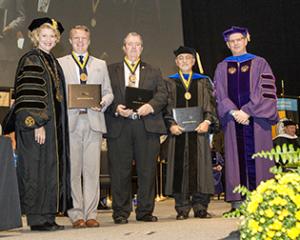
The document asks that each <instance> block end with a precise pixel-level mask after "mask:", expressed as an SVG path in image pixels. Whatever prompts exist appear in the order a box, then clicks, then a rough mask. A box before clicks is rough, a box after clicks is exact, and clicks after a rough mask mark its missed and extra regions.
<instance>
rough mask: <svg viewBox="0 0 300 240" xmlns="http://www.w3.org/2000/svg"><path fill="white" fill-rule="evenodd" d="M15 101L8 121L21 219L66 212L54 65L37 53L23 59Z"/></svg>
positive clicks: (64, 144) (65, 146) (63, 126)
mask: <svg viewBox="0 0 300 240" xmlns="http://www.w3.org/2000/svg"><path fill="white" fill-rule="evenodd" d="M15 96H16V101H15V104H14V106H13V108H12V110H11V112H10V116H9V119H6V121H7V123H12V122H13V121H14V123H15V126H14V127H15V132H16V142H17V152H18V155H19V161H18V163H17V175H18V184H19V192H20V200H21V209H22V213H23V214H26V215H55V213H57V212H64V211H66V210H67V209H68V208H70V207H71V204H72V201H71V197H70V196H71V195H70V177H69V174H70V170H69V139H68V119H67V112H66V101H65V83H64V76H63V73H62V70H61V67H60V65H59V63H58V62H57V61H56V59H55V58H54V57H53V56H52V55H49V54H46V53H44V52H42V51H41V50H38V49H32V50H31V51H29V52H28V53H26V54H25V55H24V56H23V57H22V58H21V59H20V61H19V64H18V68H17V72H16V80H15ZM42 126H43V127H44V128H45V131H46V140H45V143H44V144H42V145H40V144H38V143H37V142H36V141H35V137H34V129H36V128H39V127H42ZM4 130H6V126H4Z"/></svg>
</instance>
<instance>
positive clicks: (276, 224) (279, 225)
mask: <svg viewBox="0 0 300 240" xmlns="http://www.w3.org/2000/svg"><path fill="white" fill-rule="evenodd" d="M281 228H282V223H281V222H280V221H278V220H277V219H276V220H275V221H274V223H273V224H271V225H270V229H273V230H281Z"/></svg>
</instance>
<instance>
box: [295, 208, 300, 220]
mask: <svg viewBox="0 0 300 240" xmlns="http://www.w3.org/2000/svg"><path fill="white" fill-rule="evenodd" d="M295 217H296V219H297V220H298V221H300V210H299V211H297V212H296V214H295Z"/></svg>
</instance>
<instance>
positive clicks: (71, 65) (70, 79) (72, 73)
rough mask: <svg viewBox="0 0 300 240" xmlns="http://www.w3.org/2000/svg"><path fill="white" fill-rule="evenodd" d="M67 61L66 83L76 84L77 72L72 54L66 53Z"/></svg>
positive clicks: (77, 80)
mask: <svg viewBox="0 0 300 240" xmlns="http://www.w3.org/2000/svg"><path fill="white" fill-rule="evenodd" d="M67 61H68V62H67V63H68V66H69V67H68V76H69V77H68V83H69V84H78V83H79V79H78V74H77V71H78V69H77V68H76V64H75V62H74V59H73V58H72V55H68V59H67Z"/></svg>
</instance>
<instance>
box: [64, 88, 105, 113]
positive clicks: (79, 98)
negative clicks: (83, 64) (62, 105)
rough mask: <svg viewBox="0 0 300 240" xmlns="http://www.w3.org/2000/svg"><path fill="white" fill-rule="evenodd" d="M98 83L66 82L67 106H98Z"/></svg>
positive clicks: (99, 94)
mask: <svg viewBox="0 0 300 240" xmlns="http://www.w3.org/2000/svg"><path fill="white" fill-rule="evenodd" d="M101 98H102V97H101V85H100V84H68V108H91V107H100V102H101Z"/></svg>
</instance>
